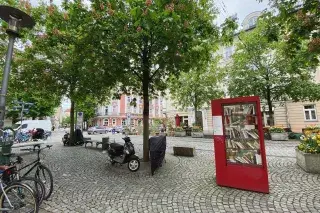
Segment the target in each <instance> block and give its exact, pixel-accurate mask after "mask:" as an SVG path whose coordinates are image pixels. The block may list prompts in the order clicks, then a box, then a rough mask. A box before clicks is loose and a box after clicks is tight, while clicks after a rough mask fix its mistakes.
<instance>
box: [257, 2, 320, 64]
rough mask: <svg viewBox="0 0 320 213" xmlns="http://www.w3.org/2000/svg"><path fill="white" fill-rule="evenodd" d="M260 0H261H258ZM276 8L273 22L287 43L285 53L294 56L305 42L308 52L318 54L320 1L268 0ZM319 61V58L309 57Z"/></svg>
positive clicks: (319, 46)
mask: <svg viewBox="0 0 320 213" xmlns="http://www.w3.org/2000/svg"><path fill="white" fill-rule="evenodd" d="M259 1H260V2H261V1H262V0H259ZM269 2H270V5H271V7H272V8H273V9H275V10H276V12H277V16H274V17H273V23H275V24H277V25H279V27H280V29H281V31H280V32H281V34H282V35H283V36H284V38H285V41H286V43H287V46H286V47H287V48H286V54H287V55H289V56H294V55H295V54H296V52H299V51H300V49H301V47H302V46H303V45H305V43H307V45H308V50H309V53H310V54H316V55H319V54H320V9H319V8H320V1H319V0H290V1H283V0H269ZM310 60H311V62H313V63H319V58H317V57H310Z"/></svg>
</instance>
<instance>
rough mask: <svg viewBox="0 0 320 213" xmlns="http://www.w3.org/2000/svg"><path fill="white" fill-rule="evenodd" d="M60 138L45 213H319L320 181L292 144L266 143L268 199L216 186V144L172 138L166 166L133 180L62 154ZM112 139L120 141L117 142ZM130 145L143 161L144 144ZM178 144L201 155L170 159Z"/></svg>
mask: <svg viewBox="0 0 320 213" xmlns="http://www.w3.org/2000/svg"><path fill="white" fill-rule="evenodd" d="M56 134H57V133H56ZM61 134H62V133H60V135H56V136H55V137H56V138H55V139H53V140H54V141H57V143H54V147H53V148H52V149H51V150H48V151H45V152H44V153H45V155H46V157H45V159H44V162H45V164H46V165H48V166H49V168H50V169H51V170H52V172H53V175H54V193H53V195H52V197H51V199H50V200H49V201H46V202H44V204H42V206H41V211H40V212H43V213H45V212H129V213H133V212H139V213H140V212H143V213H144V212H151V213H156V212H183V213H184V212H192V213H194V212H195V213H197V212H257V213H258V212H320V175H315V174H308V173H305V172H304V171H302V170H301V169H300V168H299V167H297V165H296V161H295V152H294V147H295V146H296V145H297V142H294V141H283V142H271V141H267V142H266V148H267V161H268V171H269V182H270V194H261V193H255V192H249V191H243V190H237V189H232V188H226V187H219V186H217V185H216V183H215V165H214V155H213V144H212V140H211V139H193V138H171V137H168V138H167V154H166V163H165V164H164V166H163V167H162V168H160V169H159V170H157V172H156V174H155V175H154V176H151V175H150V171H149V168H148V165H146V164H143V165H142V167H141V169H140V170H139V171H138V172H136V173H131V172H129V170H128V169H127V166H126V165H123V166H119V165H118V166H117V165H116V166H112V165H111V164H110V163H108V162H107V157H106V154H104V153H102V152H101V150H96V149H95V148H90V147H89V148H84V147H63V145H62V143H61V142H60V140H61V136H62V135H61ZM103 136H104V135H99V136H97V135H94V136H91V137H92V139H99V140H100V139H101V137H103ZM109 136H110V138H111V140H113V139H115V140H116V141H118V142H121V136H120V135H115V136H113V135H109ZM131 138H132V141H133V142H134V144H135V146H136V152H137V154H138V155H139V156H142V146H141V145H142V137H141V136H132V137H131ZM174 145H190V146H193V147H195V148H196V156H195V157H193V158H186V157H176V156H173V150H172V146H174ZM89 146H90V145H89ZM31 157H32V156H26V157H25V158H26V159H27V158H31Z"/></svg>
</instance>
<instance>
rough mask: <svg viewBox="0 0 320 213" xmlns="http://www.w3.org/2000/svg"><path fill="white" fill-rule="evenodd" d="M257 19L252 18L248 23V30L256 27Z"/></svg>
mask: <svg viewBox="0 0 320 213" xmlns="http://www.w3.org/2000/svg"><path fill="white" fill-rule="evenodd" d="M257 19H258V17H252V18H251V19H249V21H248V25H249V28H251V27H254V26H256V23H257Z"/></svg>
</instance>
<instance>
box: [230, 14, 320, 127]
mask: <svg viewBox="0 0 320 213" xmlns="http://www.w3.org/2000/svg"><path fill="white" fill-rule="evenodd" d="M271 29H273V30H271ZM270 32H273V35H274V36H273V38H274V39H272V40H270ZM236 48H237V49H236V52H235V54H234V55H233V56H232V59H233V61H232V63H231V64H230V65H229V66H228V67H227V69H228V71H229V82H228V85H229V88H228V89H229V92H230V95H231V96H250V95H258V96H260V97H261V98H262V100H264V101H266V102H267V105H268V108H269V113H270V117H271V120H272V123H271V125H273V119H272V118H273V110H272V107H273V102H275V101H285V100H288V99H293V100H295V101H298V100H305V99H318V98H319V95H316V96H315V94H314V93H310V91H309V89H308V87H309V86H310V87H312V88H315V87H316V88H317V87H318V86H317V85H316V84H315V83H313V82H312V81H311V79H312V76H313V75H312V73H313V72H314V71H315V67H314V66H312V64H310V63H308V57H306V54H307V55H308V47H307V45H304V46H301V49H300V51H298V52H297V53H296V55H295V56H294V57H293V56H290V57H289V56H288V55H287V54H286V49H287V43H286V42H285V41H283V40H281V36H280V34H279V31H277V29H275V28H270V25H269V23H268V20H260V21H259V22H258V24H257V27H256V28H255V29H254V30H252V31H250V32H242V33H240V35H239V42H238V43H237V47H236ZM301 85H305V86H307V85H308V86H307V87H301ZM317 91H319V90H318V89H317Z"/></svg>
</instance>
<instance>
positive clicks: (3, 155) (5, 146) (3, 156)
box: [0, 141, 13, 165]
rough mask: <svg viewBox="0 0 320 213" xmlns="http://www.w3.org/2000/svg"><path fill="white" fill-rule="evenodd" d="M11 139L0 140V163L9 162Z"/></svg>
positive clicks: (5, 163) (6, 163)
mask: <svg viewBox="0 0 320 213" xmlns="http://www.w3.org/2000/svg"><path fill="white" fill-rule="evenodd" d="M12 145H13V141H6V142H0V149H1V151H0V165H8V164H9V163H10V155H11V150H12Z"/></svg>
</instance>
